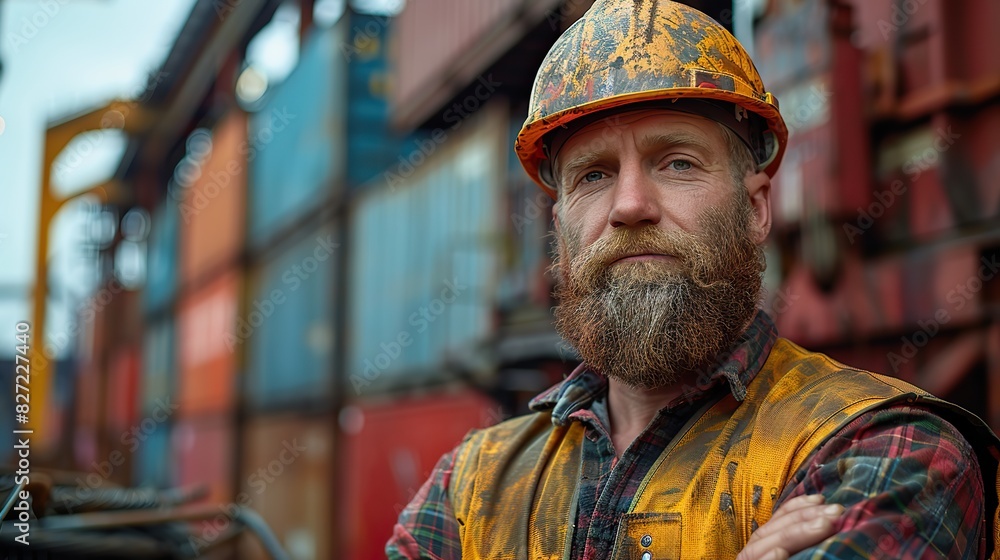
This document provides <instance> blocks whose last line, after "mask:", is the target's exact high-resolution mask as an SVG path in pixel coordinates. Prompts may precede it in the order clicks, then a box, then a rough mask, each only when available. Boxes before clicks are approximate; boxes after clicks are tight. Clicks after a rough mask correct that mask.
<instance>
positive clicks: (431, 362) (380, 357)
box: [347, 121, 504, 393]
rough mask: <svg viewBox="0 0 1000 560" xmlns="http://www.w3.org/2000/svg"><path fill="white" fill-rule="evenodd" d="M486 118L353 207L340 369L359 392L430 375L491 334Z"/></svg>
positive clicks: (496, 180) (493, 251)
mask: <svg viewBox="0 0 1000 560" xmlns="http://www.w3.org/2000/svg"><path fill="white" fill-rule="evenodd" d="M486 124H488V125H489V126H488V127H483V128H481V129H477V130H476V131H475V132H477V133H473V134H470V135H469V136H467V137H464V138H460V139H456V140H454V141H452V140H450V141H449V143H450V147H449V148H440V149H439V152H438V153H435V154H434V155H433V156H431V157H430V158H428V161H427V162H426V163H424V164H423V165H422V166H421V167H419V169H418V170H417V171H416V172H415V173H414V174H413V175H412V176H411V177H409V178H407V179H406V180H405V181H404V184H403V185H398V186H397V187H396V188H394V189H391V188H382V189H378V190H375V191H371V192H368V193H366V194H365V195H364V196H363V197H362V198H361V200H360V202H359V203H358V205H357V206H356V207H355V209H354V212H355V217H354V220H353V222H352V225H351V234H350V242H351V243H352V248H351V255H352V259H353V263H352V266H351V270H350V274H351V291H352V296H351V297H350V298H349V301H350V303H349V305H350V306H351V307H350V313H349V322H350V330H349V335H350V341H351V342H350V348H349V354H348V366H347V374H348V375H349V376H351V380H352V382H354V384H355V389H356V391H357V392H358V393H361V392H364V391H368V390H380V389H382V388H386V387H389V386H391V385H392V382H391V380H392V379H399V378H400V377H401V376H404V375H405V377H406V381H407V382H413V381H414V380H419V379H422V378H421V377H420V374H419V373H418V372H420V371H423V372H428V371H430V372H431V373H430V377H433V376H434V375H435V374H434V373H433V372H434V370H435V368H438V367H439V366H440V364H441V363H442V362H443V361H444V359H445V358H446V357H448V356H449V355H453V354H455V353H457V352H461V353H465V352H468V351H469V350H470V349H471V348H472V347H473V346H474V345H475V343H476V342H477V341H482V340H484V339H485V338H486V337H487V336H488V335H489V334H490V332H491V328H492V323H491V312H492V309H493V305H494V303H495V301H494V300H495V296H494V294H495V290H496V283H497V254H498V251H499V246H498V242H497V240H498V239H499V234H498V230H499V227H500V226H499V224H498V219H497V217H498V215H499V213H498V211H497V208H498V204H499V203H498V199H499V196H498V192H497V189H498V188H499V186H500V184H501V181H502V173H503V170H504V166H503V165H502V162H503V159H502V158H498V157H497V150H498V149H499V140H498V139H499V138H500V136H502V135H503V129H502V125H501V124H497V123H495V122H493V121H487V123H486ZM466 126H470V127H471V126H473V125H471V124H470V125H466ZM470 132H473V131H470ZM357 376H363V377H361V378H358V377H357ZM430 377H428V378H427V379H429V378H430ZM358 382H360V386H359V383H358Z"/></svg>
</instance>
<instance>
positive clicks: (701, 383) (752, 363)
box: [528, 310, 778, 425]
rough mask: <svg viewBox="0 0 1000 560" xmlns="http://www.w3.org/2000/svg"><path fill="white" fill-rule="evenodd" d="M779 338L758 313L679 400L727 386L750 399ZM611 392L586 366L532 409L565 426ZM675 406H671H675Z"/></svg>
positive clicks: (544, 394) (539, 398)
mask: <svg viewBox="0 0 1000 560" xmlns="http://www.w3.org/2000/svg"><path fill="white" fill-rule="evenodd" d="M777 339H778V330H777V328H776V327H775V326H774V322H773V321H772V320H771V318H770V317H769V316H768V315H767V313H765V312H763V311H761V310H758V311H757V315H756V316H755V317H754V319H753V321H751V322H750V326H749V327H747V330H746V331H744V332H743V334H742V335H741V336H740V338H739V341H738V342H737V343H736V344H735V345H734V346H733V347H732V349H730V350H729V351H728V352H726V353H724V354H723V355H722V356H720V359H719V360H716V362H715V363H714V364H712V366H710V368H709V369H707V370H706V371H705V372H704V373H703V374H702V375H701V376H700V377H699V378H698V379H697V380H696V381H695V386H694V387H690V386H689V387H687V388H686V391H685V393H684V394H683V395H682V396H681V397H678V399H679V400H680V401H684V402H690V401H692V400H697V399H698V397H699V396H700V395H703V394H704V393H706V392H707V391H709V390H710V389H712V388H713V387H716V386H718V385H720V384H722V383H723V380H725V382H727V383H728V385H729V392H730V393H732V395H733V398H735V399H736V400H737V401H742V400H743V399H744V398H746V394H747V385H749V384H750V382H751V381H752V380H753V378H754V376H756V375H757V372H759V371H760V368H761V367H762V366H763V365H764V362H765V361H767V357H768V355H769V354H770V353H771V347H772V346H774V343H775V341H776V340H777ZM607 389H608V380H607V378H605V377H604V376H603V375H601V374H599V373H597V372H595V371H593V370H592V369H590V367H589V366H588V365H587V364H586V363H582V364H580V365H579V366H577V368H576V369H574V370H573V372H572V373H570V374H569V375H568V376H567V377H566V378H565V379H563V380H562V381H560V382H559V383H557V384H555V385H553V386H552V387H550V388H548V389H546V390H545V391H543V392H542V393H541V394H539V395H538V396H536V397H535V398H533V399H531V402H530V403H529V404H528V406H529V408H531V410H534V411H544V410H551V414H552V423H553V424H556V425H563V424H566V423H567V422H568V421H569V416H570V415H571V414H573V413H574V412H576V411H578V410H581V409H584V408H589V407H590V405H591V403H592V402H593V401H594V400H595V399H597V398H602V397H603V396H604V395H605V394H606V393H607ZM675 404H677V403H671V404H670V405H668V407H672V406H675Z"/></svg>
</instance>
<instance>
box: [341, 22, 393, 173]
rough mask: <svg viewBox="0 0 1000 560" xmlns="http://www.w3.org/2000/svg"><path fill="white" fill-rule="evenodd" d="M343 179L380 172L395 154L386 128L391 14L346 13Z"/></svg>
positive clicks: (388, 129)
mask: <svg viewBox="0 0 1000 560" xmlns="http://www.w3.org/2000/svg"><path fill="white" fill-rule="evenodd" d="M348 14H349V19H350V21H351V30H350V31H349V32H348V33H349V36H348V40H349V41H350V43H349V44H348V45H347V48H346V51H345V52H346V53H348V54H349V58H350V62H349V64H348V101H347V103H348V111H347V161H348V165H347V183H348V184H349V185H350V186H351V187H358V186H360V185H361V184H363V183H365V182H366V181H369V180H370V179H372V178H373V177H376V176H378V175H381V174H382V172H383V170H385V169H386V167H388V165H389V164H390V163H391V162H392V161H393V159H394V158H395V157H396V155H397V154H398V152H399V144H400V141H401V138H400V137H399V135H398V134H397V133H396V132H394V131H393V130H392V128H391V127H390V126H389V98H388V96H389V88H388V77H389V72H390V69H389V62H388V51H389V49H388V41H387V38H388V36H389V31H390V29H389V28H390V27H391V25H392V24H391V22H392V19H391V18H387V17H384V16H371V15H364V14H358V13H354V12H353V11H348Z"/></svg>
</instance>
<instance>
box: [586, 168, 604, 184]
mask: <svg viewBox="0 0 1000 560" xmlns="http://www.w3.org/2000/svg"><path fill="white" fill-rule="evenodd" d="M602 178H604V173H601V172H600V171H591V172H589V173H587V174H586V175H584V176H583V180H584V181H586V182H588V183H593V182H594V181H600V180H601V179H602Z"/></svg>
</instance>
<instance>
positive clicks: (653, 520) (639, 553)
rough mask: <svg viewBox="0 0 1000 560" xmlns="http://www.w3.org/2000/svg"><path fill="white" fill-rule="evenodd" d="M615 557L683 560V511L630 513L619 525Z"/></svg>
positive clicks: (635, 559)
mask: <svg viewBox="0 0 1000 560" xmlns="http://www.w3.org/2000/svg"><path fill="white" fill-rule="evenodd" d="M611 557H612V558H614V559H615V560H679V559H680V557H681V514H680V513H628V514H625V515H623V516H622V519H621V522H619V524H618V538H616V539H615V549H614V551H613V552H612V554H611Z"/></svg>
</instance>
